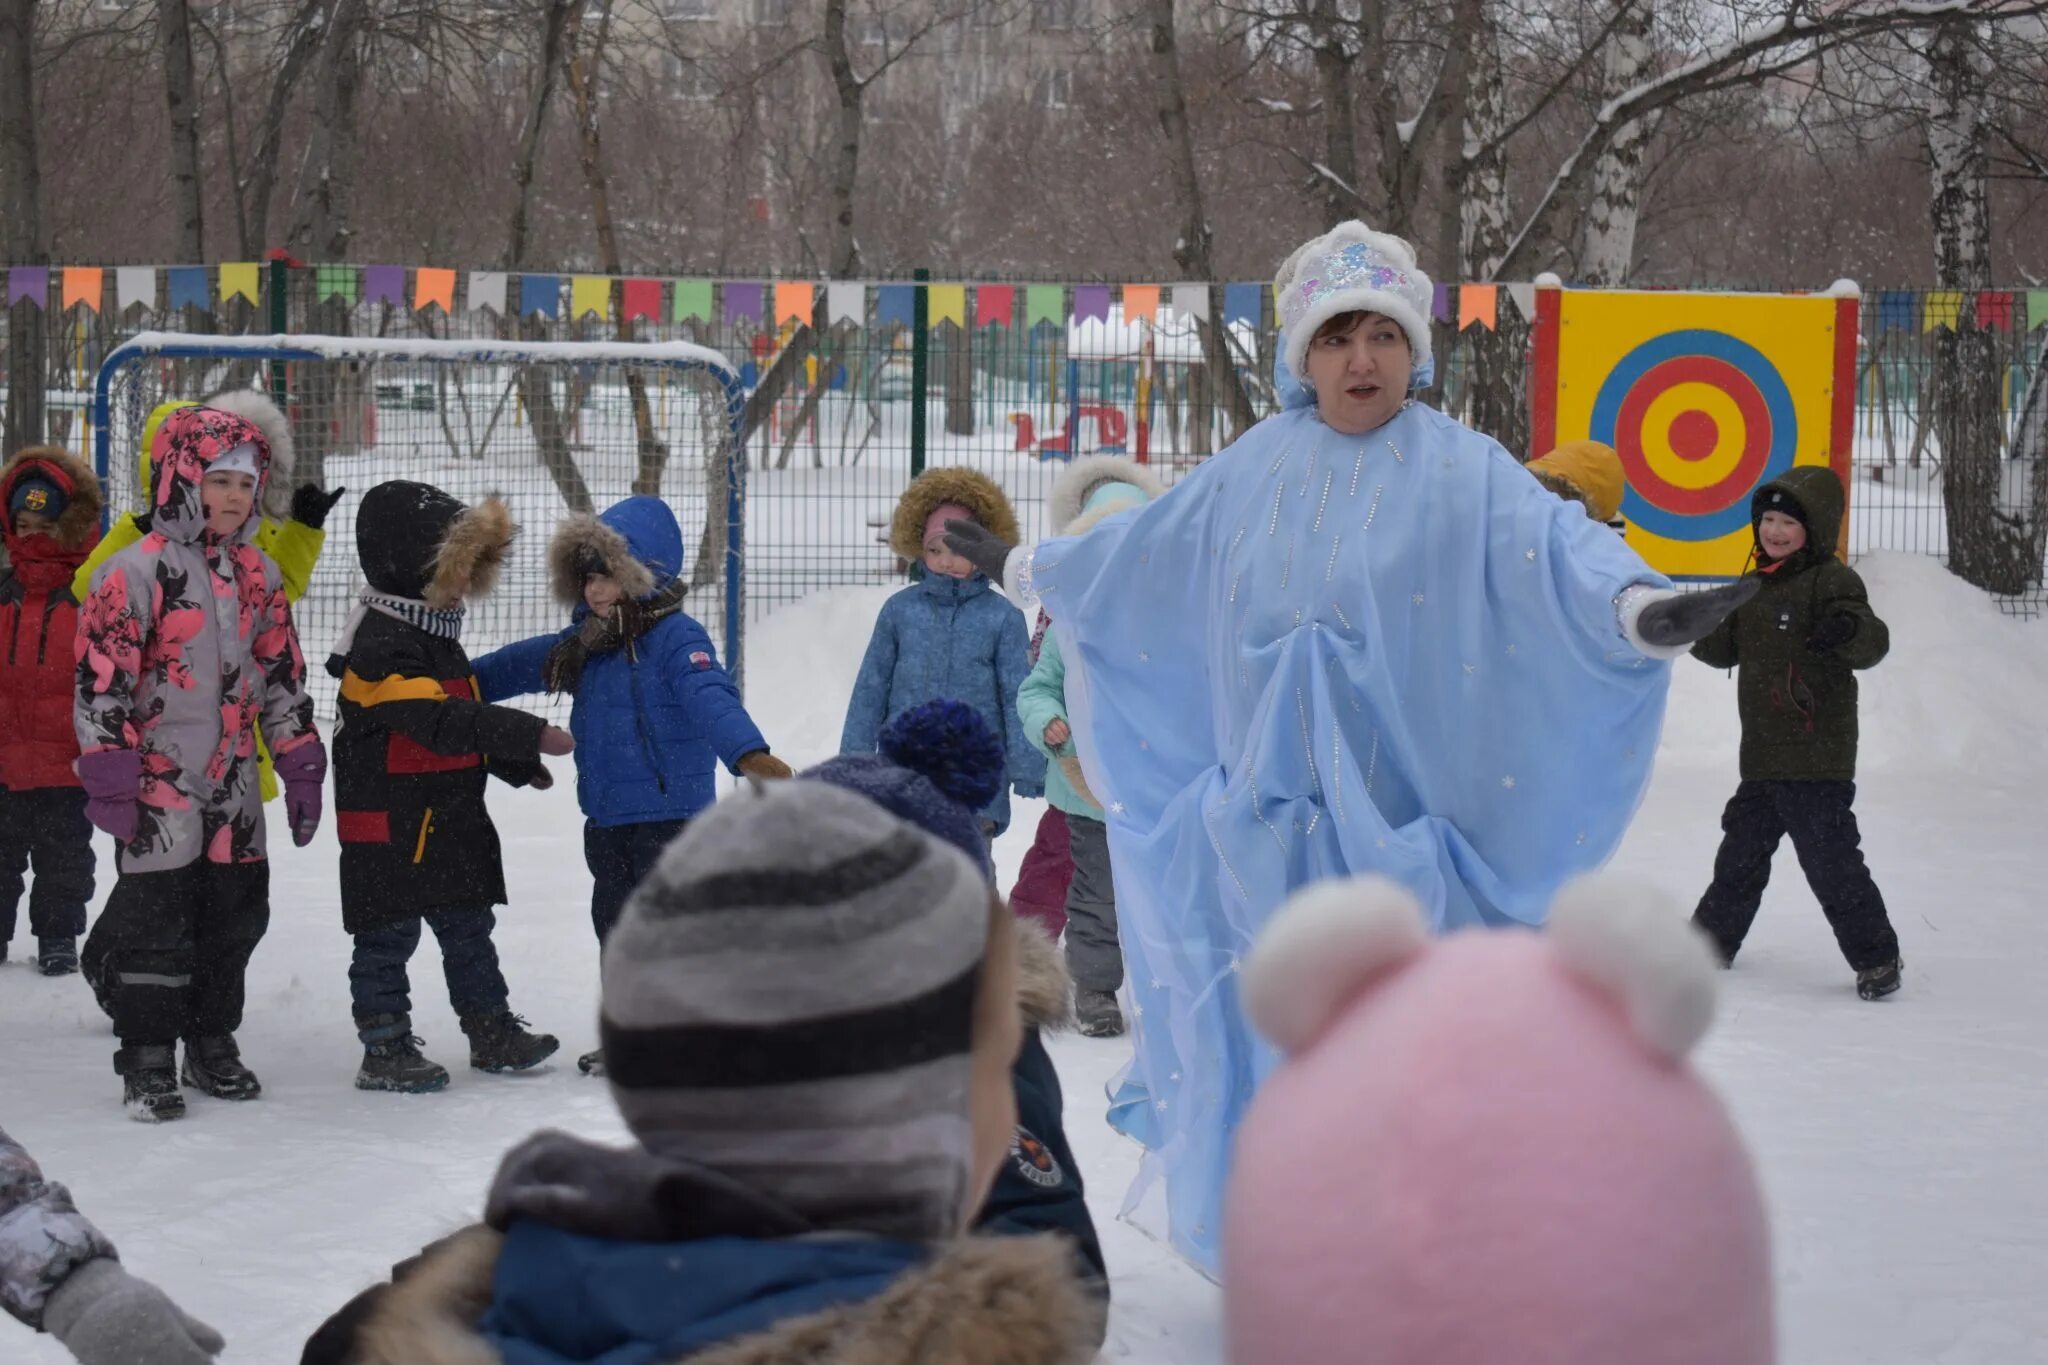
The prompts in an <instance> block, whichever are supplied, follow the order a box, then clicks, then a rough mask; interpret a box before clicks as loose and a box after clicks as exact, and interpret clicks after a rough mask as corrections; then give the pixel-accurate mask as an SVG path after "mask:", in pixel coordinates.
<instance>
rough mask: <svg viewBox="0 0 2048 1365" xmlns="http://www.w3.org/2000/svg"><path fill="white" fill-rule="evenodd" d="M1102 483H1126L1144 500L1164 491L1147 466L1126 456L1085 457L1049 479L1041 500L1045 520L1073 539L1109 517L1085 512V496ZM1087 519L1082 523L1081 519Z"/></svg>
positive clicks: (1107, 512)
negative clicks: (1140, 493) (1045, 493)
mask: <svg viewBox="0 0 2048 1365" xmlns="http://www.w3.org/2000/svg"><path fill="white" fill-rule="evenodd" d="M1106 483H1127V484H1130V485H1132V486H1133V487H1135V488H1137V489H1139V490H1140V491H1141V492H1143V493H1144V495H1145V497H1146V499H1147V500H1150V499H1152V498H1156V497H1159V496H1160V495H1161V494H1163V493H1165V492H1166V484H1165V482H1164V481H1163V480H1162V479H1160V477H1159V475H1158V474H1157V473H1155V472H1154V471H1153V469H1152V467H1151V466H1150V465H1142V464H1139V463H1138V462H1137V461H1136V460H1134V459H1132V458H1131V457H1130V456H1128V455H1085V456H1083V457H1081V458H1080V459H1078V460H1075V461H1074V462H1073V463H1072V464H1070V465H1068V466H1067V467H1066V468H1065V469H1063V470H1061V471H1060V476H1059V477H1058V478H1057V479H1054V480H1053V483H1052V492H1051V493H1050V494H1049V495H1048V496H1047V497H1046V500H1045V516H1046V520H1047V521H1048V522H1049V523H1050V524H1051V525H1052V526H1053V527H1054V528H1056V530H1057V531H1058V533H1059V534H1060V535H1063V536H1077V535H1079V534H1081V533H1082V532H1083V531H1086V530H1087V529H1089V527H1090V526H1093V525H1094V523H1095V522H1096V521H1100V520H1101V519H1102V518H1103V517H1106V516H1108V515H1109V514H1110V512H1111V511H1114V510H1117V509H1114V508H1109V509H1104V510H1103V511H1101V512H1100V513H1099V514H1092V513H1089V512H1088V510H1087V509H1088V496H1089V494H1091V493H1093V492H1094V491H1095V490H1096V489H1098V488H1100V487H1102V485H1104V484H1106ZM1083 517H1088V518H1089V520H1088V521H1087V522H1086V524H1082V518H1083Z"/></svg>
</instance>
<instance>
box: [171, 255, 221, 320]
mask: <svg viewBox="0 0 2048 1365" xmlns="http://www.w3.org/2000/svg"><path fill="white" fill-rule="evenodd" d="M164 280H165V282H166V285H167V288H168V292H169V294H170V305H171V311H172V312H176V311H177V310H178V309H180V308H197V309H198V310H199V311H200V312H202V313H211V312H212V311H213V294H212V291H210V290H209V289H207V287H206V267H205V266H203V265H176V266H172V267H171V268H170V269H169V270H166V271H165V272H164Z"/></svg>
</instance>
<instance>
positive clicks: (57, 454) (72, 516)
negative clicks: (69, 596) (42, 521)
mask: <svg viewBox="0 0 2048 1365" xmlns="http://www.w3.org/2000/svg"><path fill="white" fill-rule="evenodd" d="M30 465H47V466H49V467H50V468H51V469H52V470H55V471H56V472H58V473H60V474H62V475H63V476H64V481H65V482H67V483H69V484H70V485H71V492H70V493H69V495H68V497H69V499H70V500H69V501H68V502H66V503H65V505H64V512H63V515H61V516H59V517H58V518H57V527H56V530H55V531H54V532H53V534H54V536H55V538H56V541H57V543H58V544H59V545H62V546H63V547H64V548H65V549H67V550H77V549H82V548H84V547H86V546H88V545H90V544H92V542H93V541H94V540H96V539H98V534H99V529H100V507H101V498H100V481H99V476H98V475H96V474H94V473H93V472H92V466H91V465H89V464H87V463H86V462H85V461H84V460H81V459H79V458H78V457H77V456H76V455H73V454H72V453H71V452H70V451H68V450H66V449H64V447H62V446H27V447H24V448H23V449H21V450H18V451H16V452H15V453H14V454H13V455H12V456H11V457H10V458H9V459H8V461H7V463H6V464H5V465H0V515H5V514H6V509H5V504H6V502H7V501H9V500H11V499H12V498H13V496H14V481H15V480H16V479H18V478H20V477H21V476H22V475H23V474H24V473H26V472H27V470H28V467H29V466H30ZM12 524H13V522H12V518H11V517H10V518H9V525H10V526H11V525H12Z"/></svg>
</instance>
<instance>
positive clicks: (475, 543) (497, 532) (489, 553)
mask: <svg viewBox="0 0 2048 1365" xmlns="http://www.w3.org/2000/svg"><path fill="white" fill-rule="evenodd" d="M518 534H519V528H518V527H517V526H515V525H513V524H512V512H511V509H509V508H507V507H506V506H505V504H504V502H503V501H501V500H500V499H499V498H498V497H496V496H495V495H493V496H491V497H488V498H485V499H484V500H483V501H482V502H479V503H477V504H476V505H475V506H473V507H470V508H468V509H466V510H465V511H464V512H463V513H462V515H460V516H458V517H456V518H455V520H454V521H453V522H451V523H450V524H449V526H448V534H447V535H445V536H443V537H442V538H441V544H440V547H439V548H438V549H436V550H435V551H434V566H433V571H432V573H431V574H429V575H428V578H427V591H426V599H425V600H426V603H427V605H428V606H430V607H438V608H442V609H446V608H448V607H454V606H460V605H461V603H462V601H463V599H464V598H468V597H484V596H487V595H488V594H489V593H490V591H491V589H492V588H493V587H495V586H497V582H498V570H499V569H501V568H502V567H504V563H505V552H506V551H507V550H509V549H511V548H512V538H513V537H514V536H516V535H518Z"/></svg>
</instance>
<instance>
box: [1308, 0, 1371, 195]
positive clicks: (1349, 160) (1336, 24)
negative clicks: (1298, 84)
mask: <svg viewBox="0 0 2048 1365" xmlns="http://www.w3.org/2000/svg"><path fill="white" fill-rule="evenodd" d="M1309 13H1310V23H1311V33H1312V37H1313V42H1314V44H1315V65H1316V86H1317V88H1318V89H1319V90H1320V91H1321V92H1322V100H1323V172H1324V174H1323V175H1322V176H1321V177H1319V178H1320V180H1321V182H1322V187H1323V226H1324V227H1325V228H1333V227H1335V226H1337V224H1339V223H1341V222H1344V221H1345V220H1347V219H1351V218H1356V217H1357V216H1358V211H1359V204H1358V193H1357V190H1358V102H1357V97H1356V96H1355V94H1354V93H1353V88H1354V87H1353V84H1352V82H1353V80H1354V75H1353V72H1352V69H1351V67H1352V61H1353V54H1352V49H1351V45H1350V38H1351V36H1352V32H1353V31H1352V29H1351V26H1350V25H1349V24H1347V23H1345V22H1344V19H1343V16H1342V14H1340V13H1339V12H1338V7H1337V0H1314V5H1313V7H1312V8H1311V10H1310V12H1309Z"/></svg>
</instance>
